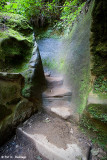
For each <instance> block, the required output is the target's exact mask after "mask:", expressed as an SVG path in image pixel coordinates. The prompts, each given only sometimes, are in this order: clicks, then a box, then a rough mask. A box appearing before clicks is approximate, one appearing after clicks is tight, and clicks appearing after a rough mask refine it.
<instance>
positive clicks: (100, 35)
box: [90, 0, 107, 94]
mask: <svg viewBox="0 0 107 160" xmlns="http://www.w3.org/2000/svg"><path fill="white" fill-rule="evenodd" d="M90 45H91V73H92V75H93V76H94V88H93V89H94V91H95V92H96V93H98V94H99V93H101V94H106V93H107V90H106V88H107V80H106V79H107V1H106V0H100V1H99V0H95V4H94V8H93V12H92V25H91V38H90Z"/></svg>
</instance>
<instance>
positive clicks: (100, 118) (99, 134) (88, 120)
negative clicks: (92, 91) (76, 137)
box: [80, 104, 107, 147]
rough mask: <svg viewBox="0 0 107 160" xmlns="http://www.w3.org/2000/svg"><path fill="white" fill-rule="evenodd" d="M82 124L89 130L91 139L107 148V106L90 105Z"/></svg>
mask: <svg viewBox="0 0 107 160" xmlns="http://www.w3.org/2000/svg"><path fill="white" fill-rule="evenodd" d="M80 124H81V125H82V126H84V127H85V128H86V129H88V130H89V135H90V138H92V140H93V141H95V142H97V143H99V144H100V145H101V146H103V147H106V138H107V127H106V125H107V105H106V104H89V105H88V106H87V107H86V109H85V111H84V113H83V115H82V118H81V122H80Z"/></svg>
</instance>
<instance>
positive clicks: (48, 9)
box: [0, 0, 59, 20]
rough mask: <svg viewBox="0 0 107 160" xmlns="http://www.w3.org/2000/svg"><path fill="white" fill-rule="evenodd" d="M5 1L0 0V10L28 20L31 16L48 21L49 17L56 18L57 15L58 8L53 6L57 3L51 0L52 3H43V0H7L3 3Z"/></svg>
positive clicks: (55, 0)
mask: <svg viewBox="0 0 107 160" xmlns="http://www.w3.org/2000/svg"><path fill="white" fill-rule="evenodd" d="M4 1H5V0H2V1H1V2H0V4H2V3H3V5H1V8H0V10H1V11H5V12H10V13H15V14H16V13H17V14H21V15H23V16H25V17H27V18H28V19H31V18H32V17H33V16H34V17H36V18H37V17H38V18H42V17H46V18H47V19H48V20H50V19H49V18H51V17H57V16H58V14H59V10H58V8H56V7H55V6H56V5H57V3H58V2H59V1H57V0H52V2H49V1H47V2H44V1H43V0H21V1H20V0H13V1H11V0H8V3H4Z"/></svg>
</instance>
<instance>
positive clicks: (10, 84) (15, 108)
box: [0, 72, 37, 145]
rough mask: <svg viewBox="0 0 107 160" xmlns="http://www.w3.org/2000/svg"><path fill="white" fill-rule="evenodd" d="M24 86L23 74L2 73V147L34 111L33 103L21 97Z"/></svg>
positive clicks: (0, 118)
mask: <svg viewBox="0 0 107 160" xmlns="http://www.w3.org/2000/svg"><path fill="white" fill-rule="evenodd" d="M23 85H24V77H23V76H22V75H21V74H18V73H17V74H14V73H12V74H11V73H5V72H0V145H1V144H2V143H3V142H4V141H6V140H7V138H8V137H9V136H11V135H12V134H13V131H14V129H15V127H16V126H17V125H18V124H19V123H20V122H22V121H23V120H24V119H26V118H28V117H29V116H30V115H31V113H32V112H33V111H34V105H33V103H32V102H30V101H29V100H28V99H26V98H24V97H23V96H22V95H21V90H22V87H23ZM36 109H37V108H36V106H35V110H36Z"/></svg>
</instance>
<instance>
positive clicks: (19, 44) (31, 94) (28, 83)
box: [0, 13, 45, 145]
mask: <svg viewBox="0 0 107 160" xmlns="http://www.w3.org/2000/svg"><path fill="white" fill-rule="evenodd" d="M0 21H1V23H0V71H2V72H0V145H1V144H3V143H4V142H5V141H6V140H7V139H8V138H9V137H10V136H11V135H12V134H13V133H14V131H15V128H16V127H17V125H18V124H20V123H21V122H23V121H24V120H25V119H27V118H29V117H30V116H31V114H33V113H34V112H36V111H37V110H38V108H39V107H40V103H41V92H42V87H43V85H44V84H45V77H44V72H43V67H42V61H41V57H40V54H39V50H38V46H37V44H36V43H35V45H33V44H34V42H33V34H32V28H31V27H30V26H29V24H28V22H27V20H26V19H25V18H24V17H23V16H20V15H15V14H6V13H2V14H1V13H0ZM4 71H5V72H4ZM19 71H20V72H21V73H18V72H19ZM10 72H11V73H10ZM14 72H17V73H14Z"/></svg>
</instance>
